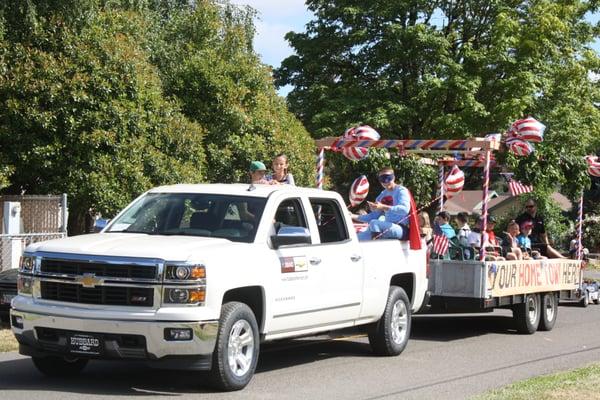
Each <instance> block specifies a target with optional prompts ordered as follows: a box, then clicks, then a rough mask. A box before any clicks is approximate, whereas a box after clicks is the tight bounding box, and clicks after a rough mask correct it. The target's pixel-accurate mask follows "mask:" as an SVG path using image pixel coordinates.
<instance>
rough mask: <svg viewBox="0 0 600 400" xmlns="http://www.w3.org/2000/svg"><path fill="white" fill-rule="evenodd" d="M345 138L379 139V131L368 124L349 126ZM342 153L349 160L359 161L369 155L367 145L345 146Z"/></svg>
mask: <svg viewBox="0 0 600 400" xmlns="http://www.w3.org/2000/svg"><path fill="white" fill-rule="evenodd" d="M343 137H344V139H356V140H379V138H380V135H379V133H378V132H377V131H376V130H375V129H373V128H371V127H370V126H368V125H362V126H357V127H353V128H349V129H347V130H346V132H344V136H343ZM342 154H343V155H344V157H346V158H347V159H349V160H352V161H359V160H362V159H363V158H365V157H367V156H368V155H369V148H367V147H344V148H343V149H342Z"/></svg>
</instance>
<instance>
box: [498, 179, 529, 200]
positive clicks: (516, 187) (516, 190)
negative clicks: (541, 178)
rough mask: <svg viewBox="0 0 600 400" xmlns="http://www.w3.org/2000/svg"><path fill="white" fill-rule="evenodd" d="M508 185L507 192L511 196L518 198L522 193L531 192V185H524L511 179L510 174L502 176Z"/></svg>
mask: <svg viewBox="0 0 600 400" xmlns="http://www.w3.org/2000/svg"><path fill="white" fill-rule="evenodd" d="M502 175H503V176H504V178H506V181H507V183H508V191H509V192H510V195H511V196H518V195H520V194H523V193H531V192H533V185H524V184H523V183H521V182H519V181H516V180H514V179H513V178H512V174H502Z"/></svg>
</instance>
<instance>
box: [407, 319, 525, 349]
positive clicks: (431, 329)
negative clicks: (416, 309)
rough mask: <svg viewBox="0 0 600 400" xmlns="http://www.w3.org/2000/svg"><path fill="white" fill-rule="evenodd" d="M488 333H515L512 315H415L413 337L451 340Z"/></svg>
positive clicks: (443, 340)
mask: <svg viewBox="0 0 600 400" xmlns="http://www.w3.org/2000/svg"><path fill="white" fill-rule="evenodd" d="M488 333H499V334H508V335H515V334H517V331H516V329H515V327H514V321H513V319H512V317H511V316H504V315H492V314H490V315H479V314H478V315H467V316H465V315H460V316H456V315H454V316H453V315H415V316H413V325H412V333H411V336H410V337H411V339H419V340H429V341H435V342H451V341H453V340H460V339H465V338H469V337H475V336H481V335H485V334H488Z"/></svg>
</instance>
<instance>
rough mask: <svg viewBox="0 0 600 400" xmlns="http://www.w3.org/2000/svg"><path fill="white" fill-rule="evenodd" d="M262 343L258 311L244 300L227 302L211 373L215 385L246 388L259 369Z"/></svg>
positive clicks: (228, 387)
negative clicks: (255, 315)
mask: <svg viewBox="0 0 600 400" xmlns="http://www.w3.org/2000/svg"><path fill="white" fill-rule="evenodd" d="M259 347H260V342H259V335H258V325H257V323H256V318H255V317H254V313H253V312H252V310H251V309H250V307H248V306H247V305H246V304H244V303H238V302H230V303H226V304H225V305H223V308H222V309H221V318H220V320H219V330H218V333H217V344H216V347H215V350H214V352H213V360H212V369H211V371H210V377H211V381H212V384H213V386H214V387H215V388H217V389H219V390H224V391H232V390H239V389H243V388H244V387H245V386H246V385H247V384H248V382H250V379H252V376H253V375H254V370H255V369H256V363H257V362H258V351H259Z"/></svg>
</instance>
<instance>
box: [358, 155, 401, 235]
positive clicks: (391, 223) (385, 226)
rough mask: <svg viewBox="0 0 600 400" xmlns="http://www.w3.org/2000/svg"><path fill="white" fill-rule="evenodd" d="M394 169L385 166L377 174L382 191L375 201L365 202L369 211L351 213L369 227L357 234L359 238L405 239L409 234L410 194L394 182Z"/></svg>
mask: <svg viewBox="0 0 600 400" xmlns="http://www.w3.org/2000/svg"><path fill="white" fill-rule="evenodd" d="M395 179H396V178H395V176H394V170H393V169H392V168H390V167H385V168H383V169H381V170H380V171H379V173H378V174H377V180H379V183H380V184H381V186H383V191H382V192H381V193H380V194H379V196H377V198H376V199H375V202H370V201H369V202H367V203H368V205H369V209H370V210H371V212H370V213H368V214H365V215H355V214H352V218H353V219H355V220H357V221H360V222H368V223H369V228H368V229H367V230H365V231H364V232H360V233H359V234H358V239H359V240H371V239H374V238H383V239H401V240H407V239H408V234H409V221H408V220H409V218H408V213H409V212H410V195H409V192H408V189H406V188H405V187H404V186H402V185H400V184H398V183H396V181H395Z"/></svg>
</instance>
